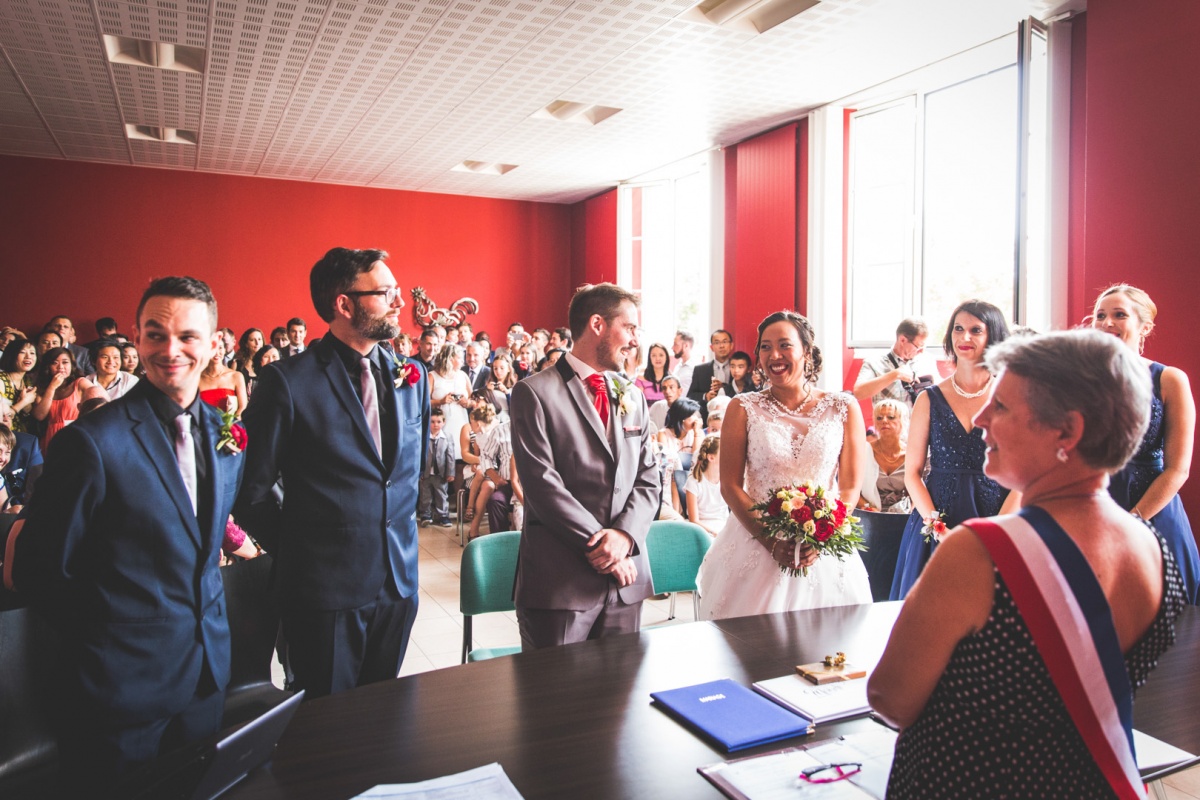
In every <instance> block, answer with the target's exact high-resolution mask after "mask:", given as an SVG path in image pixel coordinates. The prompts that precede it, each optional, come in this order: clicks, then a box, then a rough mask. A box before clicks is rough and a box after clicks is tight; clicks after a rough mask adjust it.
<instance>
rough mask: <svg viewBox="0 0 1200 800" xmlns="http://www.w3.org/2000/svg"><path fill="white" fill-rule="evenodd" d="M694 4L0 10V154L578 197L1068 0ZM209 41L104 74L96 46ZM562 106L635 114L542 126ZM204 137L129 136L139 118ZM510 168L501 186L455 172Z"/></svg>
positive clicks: (466, 1) (195, 3)
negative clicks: (699, 13)
mask: <svg viewBox="0 0 1200 800" xmlns="http://www.w3.org/2000/svg"><path fill="white" fill-rule="evenodd" d="M695 4H696V0H590V1H589V0H0V57H2V58H3V67H2V68H0V153H7V154H12V155H19V156H35V157H41V158H64V159H72V160H80V161H100V162H109V163H118V164H132V165H136V166H152V167H167V168H172V169H187V170H199V171H204V172H220V173H232V174H238V175H257V176H260V177H269V178H284V179H289V180H303V181H318V182H324V183H342V184H354V185H362V186H374V187H380V188H392V189H409V190H417V191H431V192H445V193H450V194H462V195H482V196H487V197H504V198H512V199H528V200H543V201H550V202H574V201H576V200H579V199H582V198H585V197H588V196H590V195H592V194H595V193H596V192H598V191H600V190H602V189H604V188H606V187H609V186H612V185H614V184H616V183H617V182H619V181H621V180H625V179H629V178H631V177H634V176H637V175H639V174H641V173H644V172H647V171H649V170H651V169H654V168H656V167H659V166H661V165H663V164H666V163H669V162H672V161H675V160H677V159H680V158H683V157H685V156H688V155H691V154H693V153H696V152H699V151H702V150H705V149H707V148H710V147H713V146H717V145H724V144H731V143H734V142H737V141H739V140H742V139H744V138H746V137H748V136H750V135H752V134H755V133H757V132H759V131H762V130H764V129H767V128H770V127H772V126H774V125H776V124H779V123H780V122H783V121H786V120H788V119H793V118H796V117H798V116H800V115H801V114H802V113H803V112H804V111H806V110H809V109H812V108H815V107H817V106H821V105H825V104H827V103H830V102H833V101H835V100H837V99H839V98H843V97H847V96H849V95H852V94H854V93H856V92H859V91H861V90H863V89H865V88H866V87H870V86H874V85H876V84H878V83H881V82H882V81H884V80H886V79H888V78H891V77H893V76H896V75H899V74H903V73H906V72H909V71H910V70H913V69H916V68H918V67H920V66H923V65H926V64H929V63H932V62H934V61H937V60H939V59H942V58H945V57H946V56H949V55H952V54H954V53H957V52H961V51H963V50H966V49H968V48H970V47H973V46H975V45H978V44H980V43H982V42H985V41H989V40H991V39H995V38H996V37H998V36H1002V35H1004V34H1007V33H1010V32H1012V31H1013V30H1014V29H1015V27H1016V24H1017V22H1018V20H1020V19H1022V18H1024V17H1026V16H1030V15H1032V16H1037V17H1045V16H1047V15H1048V14H1049V13H1051V10H1050V9H1051V8H1052V7H1053V6H1056V5H1057V2H1039V1H1038V0H823V2H821V3H820V4H819V5H817V6H816V7H814V8H812V9H810V10H808V11H805V12H804V13H802V14H800V15H799V16H797V17H795V18H793V19H791V20H790V21H788V22H785V23H783V24H781V25H779V26H777V27H775V28H773V29H771V30H769V31H767V32H766V33H762V34H753V33H748V32H745V31H740V30H729V29H724V28H719V27H715V26H712V25H710V24H707V23H703V22H695V21H692V20H691V19H689V18H686V17H682V16H681V15H682V14H684V12H686V11H688V9H689V8H691V7H692V6H693V5H695ZM104 34H113V35H119V36H125V37H133V38H138V39H151V40H157V41H164V42H171V43H178V44H184V45H190V46H193V47H199V48H203V49H204V50H205V51H206V52H207V67H206V71H205V73H204V74H203V75H196V74H188V73H185V72H174V71H164V70H158V69H152V68H149V67H141V66H132V65H128V64H119V63H117V64H114V63H110V62H109V61H108V60H107V59H106V57H105V50H104V43H103V38H102V37H103V35H104ZM556 100H569V101H574V102H583V103H588V104H598V105H603V106H612V107H616V108H620V109H622V111H621V112H620V113H618V114H616V115H614V116H612V117H610V118H608V119H606V120H604V121H603V122H601V123H599V124H597V125H595V126H587V125H583V124H578V123H563V122H557V121H553V120H547V119H538V118H533V117H532V116H531V115H533V114H534V112H536V111H538V110H539V109H541V108H543V107H544V106H546V105H548V104H549V103H551V102H553V101H556ZM127 123H128V124H138V125H152V126H165V127H174V128H182V129H187V130H193V131H196V132H197V134H198V142H197V144H195V145H189V144H177V143H164V142H156V141H138V140H129V139H127V138H126V136H125V134H124V130H125V125H126V124H127ZM465 160H471V161H480V162H499V163H504V164H515V165H517V168H516V169H514V170H512V171H510V172H508V173H506V174H503V175H487V174H473V173H467V172H453V171H451V168H452V167H454V166H455V165H457V164H459V163H460V162H462V161H465Z"/></svg>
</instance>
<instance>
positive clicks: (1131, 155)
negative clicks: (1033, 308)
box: [1070, 0, 1200, 517]
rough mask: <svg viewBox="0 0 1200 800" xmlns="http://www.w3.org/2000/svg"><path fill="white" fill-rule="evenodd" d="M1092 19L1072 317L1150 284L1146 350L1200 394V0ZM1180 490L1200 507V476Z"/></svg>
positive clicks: (1115, 8)
mask: <svg viewBox="0 0 1200 800" xmlns="http://www.w3.org/2000/svg"><path fill="white" fill-rule="evenodd" d="M1086 25H1087V31H1086V35H1087V46H1086V62H1087V77H1086V81H1087V85H1086V92H1087V103H1086V133H1085V136H1086V140H1085V148H1086V151H1085V153H1084V159H1085V176H1084V181H1085V184H1084V185H1085V188H1084V193H1083V194H1084V198H1083V199H1084V203H1085V207H1084V209H1083V215H1084V219H1085V226H1084V230H1083V239H1084V246H1085V248H1086V251H1085V255H1086V259H1079V260H1078V262H1077V265H1076V267H1075V275H1074V276H1073V277H1074V278H1075V279H1076V282H1077V285H1078V286H1079V287H1080V291H1079V292H1078V293H1077V294H1078V295H1081V296H1082V302H1080V300H1078V299H1076V303H1075V305H1074V306H1073V307H1071V309H1070V313H1071V319H1073V320H1078V319H1081V318H1082V317H1083V316H1084V315H1085V314H1087V313H1090V311H1091V308H1090V305H1091V302H1092V300H1093V299H1094V298H1095V296H1096V294H1097V292H1098V290H1100V289H1101V288H1103V287H1104V286H1106V285H1108V284H1110V283H1115V282H1118V281H1127V282H1129V283H1133V284H1135V285H1138V286H1140V287H1141V288H1143V289H1145V290H1146V291H1147V292H1149V293H1150V296H1151V297H1152V298H1154V301H1155V302H1156V303H1157V305H1158V319H1157V327H1156V328H1155V330H1154V333H1153V334H1152V335H1151V336H1150V339H1149V340H1148V341H1147V343H1146V355H1147V356H1148V357H1150V358H1153V359H1155V360H1156V361H1161V362H1164V363H1166V364H1171V365H1173V366H1177V367H1180V368H1182V369H1183V370H1184V371H1185V372H1187V373H1188V375H1189V376H1190V377H1191V379H1192V382H1193V384H1192V385H1193V389H1195V386H1196V383H1197V382H1198V381H1200V351H1197V349H1196V332H1195V327H1196V297H1197V293H1196V289H1195V285H1196V284H1195V280H1196V272H1197V270H1196V267H1197V261H1198V259H1200V224H1198V223H1197V217H1198V216H1200V158H1198V157H1197V153H1196V130H1197V129H1198V128H1200V102H1198V101H1200V79H1198V76H1200V48H1197V47H1196V42H1197V41H1200V3H1195V2H1191V0H1142V1H1141V2H1137V3H1129V2H1123V0H1091V2H1089V3H1088V11H1087V23H1086ZM1073 166H1074V165H1073ZM1073 299H1074V298H1073ZM1182 496H1183V499H1184V503H1185V504H1186V505H1187V506H1188V507H1189V508H1190V509H1191V514H1192V516H1193V517H1195V516H1196V515H1197V514H1198V513H1200V475H1194V476H1192V478H1191V480H1190V481H1189V482H1188V484H1187V485H1186V486H1185V487H1184V491H1183V492H1182Z"/></svg>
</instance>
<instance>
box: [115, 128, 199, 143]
mask: <svg viewBox="0 0 1200 800" xmlns="http://www.w3.org/2000/svg"><path fill="white" fill-rule="evenodd" d="M125 135H126V136H128V137H129V138H130V139H140V140H141V141H144V142H166V143H167V144H195V143H196V132H195V131H185V130H182V129H180V128H164V127H162V126H161V125H133V124H127V125H126V126H125Z"/></svg>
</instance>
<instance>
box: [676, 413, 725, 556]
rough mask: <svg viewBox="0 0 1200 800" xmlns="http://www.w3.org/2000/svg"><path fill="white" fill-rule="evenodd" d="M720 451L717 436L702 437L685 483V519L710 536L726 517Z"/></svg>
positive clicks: (722, 524) (719, 441)
mask: <svg viewBox="0 0 1200 800" xmlns="http://www.w3.org/2000/svg"><path fill="white" fill-rule="evenodd" d="M720 451H721V437H720V436H706V437H704V442H703V443H702V444H701V445H700V452H699V453H697V454H696V463H695V464H694V465H693V466H692V473H691V475H689V476H688V479H687V483H686V484H684V492H685V493H686V494H687V518H688V520H690V521H691V522H694V523H696V524H697V525H699V526H700V527H701V528H704V530H706V531H708V533H709V535H710V536H716V535H717V532H718V531H720V530H721V528H723V527H724V526H725V520H726V518H728V516H729V506H727V505H726V504H725V499H724V498H723V497H721V464H720V458H719V454H720Z"/></svg>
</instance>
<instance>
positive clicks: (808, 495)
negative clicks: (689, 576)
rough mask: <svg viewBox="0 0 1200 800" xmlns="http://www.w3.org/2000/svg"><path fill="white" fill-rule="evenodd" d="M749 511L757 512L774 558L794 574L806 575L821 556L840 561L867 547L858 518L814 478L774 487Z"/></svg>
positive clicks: (786, 570) (784, 568)
mask: <svg viewBox="0 0 1200 800" xmlns="http://www.w3.org/2000/svg"><path fill="white" fill-rule="evenodd" d="M750 511H751V512H756V513H757V516H758V521H759V524H760V525H761V526H762V529H763V532H764V534H765V535H766V537H767V542H769V543H770V549H771V555H772V557H773V558H774V559H775V560H776V561H777V562H778V563H779V565H780V569H781V570H783V571H785V572H787V573H788V574H789V575H791V576H792V577H796V576H797V575H807V574H808V568H809V567H810V566H811V565H812V564H813V563H814V562H815V561H816V560H817V558H819V557H820V556H823V555H826V554H829V555H833V556H836V557H837V558H838V560H841V559H843V558H845V557H846V556H847V555H850V554H851V553H853V552H854V551H856V550H866V549H867V548H866V546H865V545H864V544H863V536H862V525H860V524H859V521H858V518H857V517H854V516H852V515H851V514H850V512H849V509H848V508H847V507H846V504H845V503H843V502H842V501H841V500H839V499H838V498H836V497H834V496H833V495H832V494H831V493H829V492H827V491H826V490H825V488H824V487H823V486H818V485H816V484H815V483H813V482H812V481H806V482H805V483H802V484H800V485H798V486H784V487H781V488H778V489H775V490H773V491H772V492H771V493H770V494H769V496H768V499H767V500H765V501H764V502H761V503H756V504H755V505H753V506H751V507H750Z"/></svg>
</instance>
